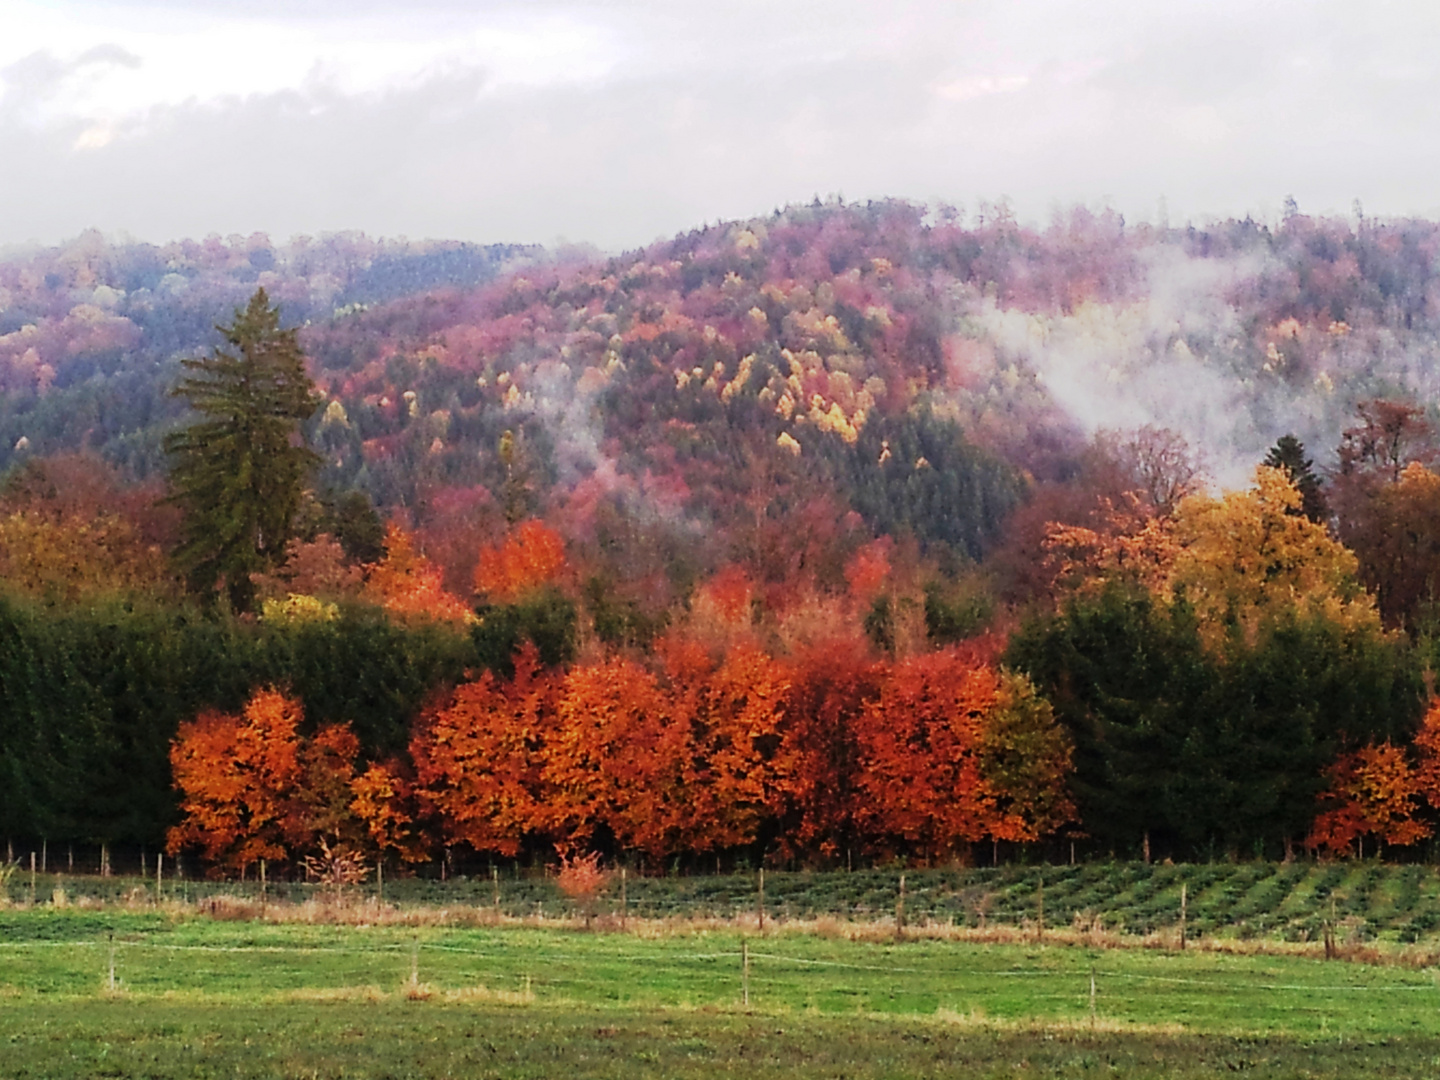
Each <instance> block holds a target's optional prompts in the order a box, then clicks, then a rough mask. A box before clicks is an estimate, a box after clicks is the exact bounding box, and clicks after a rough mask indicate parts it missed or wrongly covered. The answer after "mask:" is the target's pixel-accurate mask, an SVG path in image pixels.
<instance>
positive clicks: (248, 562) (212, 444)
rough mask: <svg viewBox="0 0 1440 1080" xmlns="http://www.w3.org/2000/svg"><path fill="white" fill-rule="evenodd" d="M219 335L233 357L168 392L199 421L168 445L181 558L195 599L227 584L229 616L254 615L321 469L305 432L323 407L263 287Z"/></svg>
mask: <svg viewBox="0 0 1440 1080" xmlns="http://www.w3.org/2000/svg"><path fill="white" fill-rule="evenodd" d="M216 329H217V330H219V331H220V333H221V334H222V335H224V338H225V341H226V342H227V344H228V345H229V346H230V349H229V351H227V350H226V349H223V348H221V349H216V350H214V353H213V355H212V356H209V357H206V358H203V359H191V360H184V361H182V364H183V365H184V367H185V369H186V371H187V372H188V373H189V374H188V375H187V376H186V377H185V378H183V379H182V380H181V381H180V383H179V384H178V385H177V386H176V387H175V389H174V390H173V391H172V393H174V394H175V395H176V396H178V397H183V398H185V399H186V400H187V401H188V402H189V403H190V407H191V408H192V409H194V410H195V411H196V412H197V413H199V419H198V420H197V421H196V422H195V423H193V424H191V425H190V426H189V427H187V428H185V429H183V430H181V431H178V432H175V433H174V434H172V435H171V436H169V437H168V438H167V439H166V442H165V449H166V451H167V453H169V454H170V455H171V460H172V462H173V464H172V467H171V470H170V485H171V488H172V494H171V495H170V500H171V501H172V502H174V503H177V504H178V505H179V506H180V507H181V508H182V509H183V510H184V512H185V519H184V523H183V525H182V527H181V540H180V544H179V546H178V547H177V548H176V550H175V559H176V562H177V563H178V565H179V567H180V569H181V570H182V571H183V572H184V573H185V575H186V577H187V579H188V580H189V583H190V586H191V587H192V588H193V589H195V590H196V591H197V592H203V593H211V592H213V591H214V590H215V588H216V587H217V585H218V584H219V583H220V581H221V579H222V578H223V580H224V586H225V589H226V591H227V592H228V594H229V599H230V605H231V607H232V609H233V610H235V611H249V610H250V609H251V607H252V606H253V603H254V586H253V585H252V584H251V581H250V575H251V574H253V573H256V572H257V571H262V570H268V569H270V568H272V567H274V566H276V565H278V564H279V563H280V562H282V561H283V559H284V556H285V544H286V542H287V541H288V540H289V539H290V538H291V535H292V522H293V519H294V516H295V511H296V510H297V509H298V508H299V506H300V499H301V493H302V490H303V488H304V483H305V478H306V475H307V474H308V473H309V472H310V471H311V470H312V469H313V468H314V467H315V466H316V465H317V464H318V463H319V458H318V456H317V455H316V454H314V453H313V452H312V451H311V450H310V449H309V448H308V447H306V446H305V445H304V440H303V438H302V436H301V431H300V424H301V422H302V421H303V420H305V419H306V418H307V417H309V416H310V415H311V414H312V413H313V412H314V411H315V409H316V407H317V405H318V404H319V401H318V399H317V397H316V395H315V387H314V383H313V382H312V381H311V380H310V376H309V375H308V374H306V371H305V355H304V353H303V352H301V350H300V343H299V341H298V340H297V338H296V331H295V330H294V329H293V328H291V329H283V328H282V327H281V326H280V312H279V310H278V308H276V307H273V306H272V305H271V304H270V300H269V297H267V296H266V295H265V290H264V289H263V288H262V289H257V290H256V292H255V295H254V296H252V297H251V298H250V302H249V304H248V305H247V306H246V307H245V308H244V309H242V310H237V311H236V312H235V319H234V321H233V322H232V323H231V324H230V325H229V326H217V327H216Z"/></svg>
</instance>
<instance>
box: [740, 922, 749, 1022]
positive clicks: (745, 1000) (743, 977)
mask: <svg viewBox="0 0 1440 1080" xmlns="http://www.w3.org/2000/svg"><path fill="white" fill-rule="evenodd" d="M740 1004H742V1005H744V1006H745V1007H746V1008H747V1009H748V1008H749V1007H750V943H749V942H748V941H746V940H745V939H744V938H741V939H740Z"/></svg>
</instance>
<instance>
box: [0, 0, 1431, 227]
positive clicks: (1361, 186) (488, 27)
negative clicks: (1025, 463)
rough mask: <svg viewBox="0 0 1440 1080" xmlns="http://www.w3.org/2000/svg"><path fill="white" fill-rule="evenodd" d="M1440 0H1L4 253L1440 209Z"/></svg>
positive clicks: (0, 143) (1425, 212) (1398, 212)
mask: <svg viewBox="0 0 1440 1080" xmlns="http://www.w3.org/2000/svg"><path fill="white" fill-rule="evenodd" d="M1437 176H1440V4H1435V3H1433V0H1421V2H1404V3H1402V2H1388V3H1387V2H1384V0H1367V2H1365V3H1356V2H1355V0H1344V2H1327V0H1310V2H1303V3H1301V2H1269V3H1267V2H1265V0H1245V2H1232V0H1199V2H1190V0H1165V2H1163V3H1156V2H1155V0H1143V2H1131V0H1084V2H1074V3H1072V2H1058V0H1035V2H1027V0H997V2H988V0H948V2H940V0H924V2H907V0H883V2H879V0H877V2H865V3H860V2H856V0H825V2H823V3H821V2H810V0H764V2H759V0H733V2H726V3H720V2H716V0H707V2H696V0H629V2H627V0H611V2H605V3H590V4H567V3H551V2H548V0H529V2H526V3H489V2H483V0H479V2H477V0H471V2H461V0H406V2H404V3H398V2H392V3H379V2H377V0H317V2H310V3H306V2H303V0H285V2H282V0H250V2H248V3H233V2H221V0H151V2H146V3H141V2H129V0H115V2H109V3H103V4H101V3H78V2H71V0H50V2H43V3H42V2H36V0H0V247H3V246H9V245H15V244H23V243H27V242H40V243H47V244H48V243H55V242H57V241H59V240H61V239H64V238H66V237H70V236H73V235H75V234H76V233H78V232H80V231H81V230H82V229H86V228H92V227H93V228H99V229H101V230H102V231H104V232H106V233H107V234H110V235H130V236H134V237H137V238H139V239H144V240H150V241H155V242H161V241H165V240H169V239H175V238H179V237H185V236H191V237H195V236H205V235H209V234H220V235H222V236H225V235H230V234H234V233H241V234H249V233H252V232H257V231H258V232H266V233H269V234H270V235H271V236H272V238H274V239H276V240H282V239H285V238H287V237H290V236H293V235H296V234H311V235H314V234H318V233H323V232H330V231H337V230H344V229H360V230H363V231H365V232H367V233H369V234H371V235H375V236H382V235H383V236H408V237H411V238H417V239H418V238H422V237H433V238H453V239H462V240H471V241H478V242H486V243H489V242H538V243H546V244H553V243H557V242H569V243H585V244H593V245H595V246H597V247H599V248H602V249H605V250H612V251H613V250H621V249H625V248H633V247H636V246H639V245H642V244H646V243H649V242H651V241H652V240H655V239H657V238H659V237H662V236H668V235H671V234H673V233H676V232H679V231H683V230H686V229H689V228H693V227H695V226H698V225H701V224H703V223H705V222H707V221H715V220H719V219H730V218H736V217H748V216H752V215H756V214H763V213H767V212H769V211H770V210H772V209H774V208H775V207H777V206H782V205H785V204H787V203H791V202H798V201H809V200H810V199H811V198H813V197H814V196H816V195H819V196H821V197H822V198H823V197H828V196H831V195H840V196H842V197H844V198H846V199H849V200H863V199H867V198H879V197H886V196H897V197H903V198H910V199H914V200H917V201H925V202H929V203H936V202H941V201H943V202H947V203H950V204H953V205H956V206H958V207H959V208H960V209H961V210H962V211H965V212H968V213H971V214H973V213H975V212H976V211H977V210H978V208H979V207H980V205H981V203H982V201H988V202H995V201H998V200H1000V199H1008V200H1009V201H1010V203H1011V204H1012V206H1013V207H1014V209H1015V210H1016V212H1017V214H1018V215H1019V216H1020V217H1021V218H1022V219H1023V220H1027V221H1033V222H1037V223H1042V224H1043V223H1044V222H1045V221H1046V220H1048V218H1049V217H1050V216H1051V215H1052V214H1053V213H1054V212H1055V211H1056V210H1058V209H1059V208H1061V207H1067V206H1070V205H1073V204H1076V203H1083V204H1085V205H1088V206H1091V207H1092V208H1099V207H1103V206H1110V207H1114V208H1115V209H1117V210H1119V211H1121V212H1122V213H1124V214H1125V215H1126V216H1127V218H1130V219H1132V220H1142V219H1143V220H1149V221H1159V220H1166V221H1168V222H1169V223H1171V224H1180V223H1183V222H1185V221H1187V220H1195V221H1202V220H1209V219H1212V218H1217V217H1226V216H1231V215H1237V216H1243V215H1244V214H1247V213H1250V214H1254V215H1257V216H1261V217H1266V218H1273V217H1275V216H1277V215H1278V214H1279V212H1280V208H1281V206H1282V204H1283V201H1284V199H1285V198H1286V197H1287V196H1293V197H1294V198H1295V199H1296V200H1297V202H1298V203H1299V205H1300V207H1301V209H1302V210H1305V211H1311V212H1316V213H1340V214H1348V213H1350V211H1351V208H1352V206H1353V204H1354V202H1355V200H1357V199H1358V200H1360V202H1361V203H1362V205H1363V208H1364V210H1365V212H1366V213H1367V214H1368V215H1378V216H1399V215H1407V214H1423V215H1431V216H1440V187H1437V185H1436V183H1435V178H1436V177H1437Z"/></svg>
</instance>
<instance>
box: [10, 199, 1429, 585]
mask: <svg viewBox="0 0 1440 1080" xmlns="http://www.w3.org/2000/svg"><path fill="white" fill-rule="evenodd" d="M1437 243H1440V230H1437V226H1436V225H1435V224H1433V223H1430V222H1425V221H1403V222H1371V221H1366V220H1360V221H1358V222H1357V221H1352V220H1338V219H1314V218H1310V217H1306V216H1304V215H1301V214H1298V213H1293V214H1291V215H1290V216H1288V217H1287V218H1286V219H1285V220H1284V222H1283V223H1282V224H1281V225H1280V226H1279V227H1278V228H1273V229H1272V228H1266V227H1263V226H1261V225H1258V224H1256V223H1255V222H1253V221H1249V220H1246V221H1226V222H1220V223H1217V224H1214V225H1212V226H1208V227H1205V228H1195V227H1190V228H1185V229H1157V228H1152V227H1149V226H1141V227H1138V228H1135V227H1127V226H1126V225H1125V224H1124V222H1123V221H1122V220H1121V219H1120V218H1119V217H1118V216H1116V215H1113V214H1108V213H1107V214H1100V215H1094V214H1090V213H1088V212H1086V211H1083V210H1075V211H1072V212H1070V213H1068V214H1065V215H1063V216H1060V217H1058V218H1057V219H1056V220H1055V221H1054V222H1053V223H1052V224H1051V225H1050V226H1049V227H1047V228H1044V229H1032V228H1025V227H1021V226H1019V225H1017V224H1016V222H1015V221H1014V220H1013V219H1012V218H1011V217H1009V216H1008V215H1007V214H1006V213H1004V212H1003V208H1001V209H1000V210H996V209H993V208H990V209H987V212H986V213H985V214H982V215H979V216H978V217H976V218H975V219H973V220H970V221H968V222H966V221H962V220H960V219H958V218H956V217H955V216H954V215H953V214H952V213H949V212H946V211H944V210H942V211H941V212H939V213H938V214H936V213H927V212H926V210H925V208H923V207H919V206H915V205H912V204H908V203H903V202H886V203H878V204H865V205H844V204H826V205H819V204H816V205H812V206H804V207H793V208H790V209H787V210H785V211H782V212H777V213H775V214H774V215H771V216H768V217H765V218H760V219H755V220H752V221H748V222H734V223H729V224H722V225H717V226H712V227H707V228H704V229H700V230H697V231H695V232H692V233H689V234H686V235H683V236H680V237H677V238H676V239H674V240H671V241H666V242H662V243H657V244H655V245H653V246H652V247H650V248H648V249H645V250H643V251H638V252H633V253H630V254H627V255H624V256H621V257H617V258H611V259H600V260H592V261H583V260H581V261H577V260H573V259H572V260H569V261H566V260H554V259H545V258H542V253H541V252H539V251H538V250H536V249H533V248H521V247H516V246H507V245H495V246H490V247H484V248H481V247H476V246H473V245H463V244H440V243H431V244H407V243H391V242H384V241H378V242H377V241H371V240H368V239H366V238H364V237H363V236H358V235H337V236H331V237H326V238H322V239H321V240H318V241H314V240H308V239H303V238H302V239H300V240H296V241H292V242H291V243H289V244H287V245H283V246H276V245H272V244H271V243H270V242H269V241H268V240H267V239H266V238H265V237H263V236H254V237H249V238H241V237H231V238H229V239H226V240H221V239H220V238H218V237H212V238H210V239H208V240H205V241H199V242H188V241H187V242H182V243H176V244H172V245H168V246H166V247H154V246H150V245H144V244H124V243H114V244H112V243H107V242H106V241H105V240H103V239H102V238H101V237H100V236H99V235H98V234H86V235H84V236H82V237H80V238H78V239H77V240H75V241H74V242H71V243H69V244H66V245H63V246H61V247H59V248H54V249H46V250H38V251H34V252H29V253H22V254H19V255H12V256H11V257H9V258H8V259H6V260H4V261H3V262H0V385H3V387H4V391H5V394H4V402H3V409H0V468H4V467H6V466H8V465H10V464H13V463H14V462H15V461H16V460H17V456H19V457H23V456H24V455H32V456H34V455H46V454H50V453H54V452H56V451H60V450H64V449H74V448H87V449H90V450H94V451H98V452H100V453H101V454H103V455H104V456H106V457H108V458H110V459H111V460H112V461H114V462H115V463H117V464H119V465H121V466H122V467H124V468H126V469H128V470H130V471H132V472H133V473H134V474H135V475H137V476H145V475H147V474H151V473H154V472H156V471H158V470H161V469H163V459H162V457H161V455H160V452H159V437H160V434H161V432H162V431H163V430H165V429H166V428H168V427H170V426H173V424H174V423H175V422H176V421H177V420H178V418H179V415H180V406H179V404H178V403H177V402H175V401H173V400H172V399H170V398H169V397H168V396H167V393H166V392H167V390H168V388H169V387H170V385H171V384H172V383H173V382H174V379H175V377H176V360H177V358H178V357H179V356H182V355H189V354H194V353H196V352H197V351H201V350H202V349H203V348H204V347H206V346H208V345H210V344H213V342H214V340H215V338H214V332H213V324H215V323H216V322H218V321H222V320H223V319H225V318H226V317H227V316H228V315H229V314H230V313H231V312H232V311H233V310H234V309H235V308H236V307H237V306H238V305H239V304H240V303H241V302H242V301H243V300H244V299H245V298H246V297H247V296H248V293H249V292H250V291H253V289H254V287H255V286H256V285H263V286H264V287H265V288H266V289H267V291H268V292H269V293H270V295H271V297H272V299H274V300H277V301H279V303H280V305H281V309H282V313H283V315H284V317H285V318H286V319H287V321H289V322H290V323H292V324H303V325H305V326H306V331H305V334H304V337H303V340H304V343H305V345H306V347H307V349H308V351H309V352H310V355H311V357H312V361H313V366H314V374H315V375H316V377H317V380H318V381H319V383H320V385H321V387H322V389H323V390H324V391H325V392H326V393H327V394H328V395H329V397H330V399H331V402H332V404H331V405H330V406H329V407H328V408H327V409H325V410H324V411H323V412H322V413H321V414H319V415H317V417H316V418H315V420H314V422H313V424H312V434H313V436H314V440H315V442H316V444H317V445H318V446H319V447H321V448H322V449H323V451H324V453H325V455H326V460H327V463H328V464H327V467H326V470H325V473H324V475H323V476H322V477H321V481H322V483H323V484H324V485H326V486H334V487H341V488H346V487H351V486H359V487H361V488H363V489H365V490H367V491H368V492H369V493H370V494H371V495H372V497H373V498H374V499H375V500H376V502H377V503H378V504H379V505H381V506H382V507H384V506H404V507H406V508H407V509H408V510H409V511H410V512H411V513H412V514H418V515H419V518H420V519H419V520H418V521H417V522H416V524H418V525H421V526H422V527H423V526H424V525H425V524H426V518H427V515H431V514H437V513H438V514H442V515H443V514H444V513H445V512H447V510H451V511H453V509H454V507H456V506H457V505H460V504H464V505H466V506H472V507H473V504H474V503H476V501H477V500H478V501H487V500H489V501H497V502H503V501H504V500H505V499H506V498H509V499H511V500H512V501H513V500H514V499H516V498H523V499H524V500H525V501H526V503H527V506H528V508H529V509H541V508H548V509H554V507H555V504H557V503H560V502H565V501H568V500H569V499H571V498H572V497H575V496H579V500H578V503H579V505H582V506H583V505H591V504H593V503H594V502H595V500H596V499H597V498H601V497H605V498H612V499H613V498H617V497H621V496H623V497H624V499H626V500H628V502H629V505H631V506H632V508H633V507H635V506H642V505H643V506H644V507H645V508H647V511H648V512H651V513H654V514H659V515H661V516H664V517H667V518H671V519H679V518H688V519H694V520H696V521H697V522H698V523H700V524H701V525H704V526H705V527H707V528H710V527H713V526H716V525H724V524H727V523H733V522H734V521H735V520H737V519H745V520H750V521H753V520H754V506H753V505H752V504H753V501H754V496H753V494H752V493H753V491H754V490H756V488H757V485H758V486H759V487H762V488H764V489H765V490H766V491H782V492H783V491H785V490H788V487H787V486H793V487H796V488H797V491H796V492H795V494H794V495H793V496H792V497H791V498H790V500H789V502H790V504H796V503H797V502H799V501H804V499H803V498H801V497H800V490H799V489H803V493H804V496H805V497H806V498H808V497H813V496H815V495H816V494H818V493H819V492H821V491H824V492H828V493H829V494H830V495H832V496H833V498H834V500H835V502H836V505H838V506H843V507H846V508H850V509H854V510H856V511H857V512H859V513H860V514H861V515H862V516H863V517H865V518H866V520H867V522H868V523H869V525H870V527H871V528H872V529H873V530H874V531H878V532H891V531H895V530H897V529H898V530H901V531H910V532H913V533H914V534H916V535H917V536H918V537H919V538H920V539H922V540H926V541H929V540H940V541H944V542H945V543H946V544H947V545H949V546H950V547H951V548H952V549H954V550H955V551H957V552H963V553H964V554H966V555H969V556H972V557H974V556H979V555H980V554H981V553H982V552H983V551H984V550H985V548H986V546H987V544H988V543H990V542H991V541H992V539H993V536H994V534H995V529H996V527H997V525H998V522H999V520H1000V518H1001V517H1002V516H1003V514H1004V512H1005V511H1006V509H1008V508H1009V507H1010V506H1012V505H1013V504H1014V503H1015V502H1016V500H1017V499H1018V498H1019V496H1020V493H1021V491H1022V490H1023V489H1024V487H1025V485H1026V484H1027V483H1028V482H1029V481H1030V480H1040V481H1047V480H1063V479H1065V478H1066V477H1067V476H1070V475H1072V474H1073V473H1074V471H1075V469H1076V467H1077V461H1078V456H1079V454H1080V451H1081V449H1082V447H1083V445H1084V443H1085V438H1086V436H1088V435H1089V434H1090V433H1092V432H1093V431H1094V430H1095V429H1096V428H1101V427H1113V428H1117V429H1133V428H1136V427H1139V426H1141V425H1144V424H1147V423H1149V424H1155V425H1158V426H1161V427H1165V428H1171V429H1174V430H1176V431H1178V432H1179V433H1180V434H1182V435H1184V436H1185V437H1186V438H1187V439H1188V441H1189V443H1190V445H1191V447H1192V448H1193V449H1195V450H1197V451H1199V453H1200V454H1201V455H1202V456H1203V457H1204V458H1205V459H1206V463H1207V465H1208V466H1209V470H1210V472H1211V474H1212V475H1213V476H1215V477H1216V478H1218V479H1220V480H1222V481H1228V482H1235V483H1239V482H1243V481H1244V479H1245V477H1246V472H1247V470H1248V468H1249V466H1250V464H1252V463H1253V462H1254V461H1256V460H1258V459H1259V457H1260V456H1262V455H1263V453H1264V451H1265V449H1266V448H1267V447H1268V446H1269V445H1270V444H1271V443H1273V442H1274V440H1275V439H1276V438H1277V437H1278V436H1279V435H1281V434H1284V433H1285V432H1287V431H1289V432H1294V433H1296V434H1297V435H1299V436H1300V437H1301V438H1302V440H1303V441H1304V442H1305V443H1306V444H1307V445H1308V446H1310V447H1312V449H1314V450H1315V451H1316V452H1317V453H1318V454H1319V457H1320V460H1321V461H1322V463H1324V461H1325V458H1326V455H1327V454H1328V453H1329V452H1331V451H1333V449H1334V448H1335V446H1336V445H1337V443H1338V437H1339V433H1340V431H1341V429H1342V427H1343V426H1344V425H1345V423H1346V422H1347V421H1348V418H1349V417H1350V416H1351V415H1352V414H1353V409H1354V405H1355V403H1356V402H1357V401H1359V400H1363V399H1366V398H1370V397H1376V396H1393V395H1395V394H1396V393H1400V394H1408V395H1412V396H1416V397H1419V398H1428V397H1429V396H1431V392H1432V391H1433V390H1434V389H1435V387H1434V385H1433V384H1434V381H1435V378H1436V376H1435V374H1434V372H1435V371H1436V370H1437V369H1440V365H1437V363H1436V360H1437V359H1440V357H1437V355H1436V354H1437V346H1436V338H1435V325H1436V324H1435V320H1436V316H1437V311H1440V308H1437V304H1436V289H1437V286H1436V282H1435V279H1434V261H1435V259H1434V256H1435V249H1436V247H1437ZM519 262H524V263H525V264H526V265H524V266H520V267H518V268H516V264H517V263H519ZM506 267H510V268H511V269H510V270H509V272H506V273H500V271H501V270H502V269H505V268H506ZM506 430H512V431H514V433H515V435H516V437H517V439H518V440H519V449H518V453H519V455H520V458H519V460H520V461H521V464H522V466H523V477H522V479H521V482H518V483H517V482H516V478H515V471H516V470H515V468H514V467H512V466H506V465H505V464H504V463H503V462H501V460H500V457H499V455H498V453H497V452H496V451H497V447H498V442H499V439H500V437H501V436H502V434H503V432H504V431H506ZM882 459H883V460H882ZM917 463H919V468H918V469H917V467H916V466H917ZM927 467H928V468H927ZM502 474H505V475H508V476H509V478H510V494H509V495H508V496H507V495H506V494H505V492H504V490H503V489H504V488H505V484H506V481H505V475H502ZM801 481H803V483H802V482H801ZM517 493H518V494H517ZM957 498H958V499H961V500H962V501H964V502H965V503H966V504H968V505H971V506H973V507H974V508H975V509H974V511H973V512H971V513H968V514H963V515H957V514H956V513H955V512H954V510H953V504H954V502H955V501H956V499H957ZM776 509H777V508H776V507H773V506H772V507H771V512H772V513H773V512H774V511H775V510H776ZM513 510H514V508H513V507H512V512H513Z"/></svg>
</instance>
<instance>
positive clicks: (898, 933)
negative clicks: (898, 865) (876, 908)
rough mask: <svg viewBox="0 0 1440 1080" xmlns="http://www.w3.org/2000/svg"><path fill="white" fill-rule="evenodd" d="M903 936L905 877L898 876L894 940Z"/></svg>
mask: <svg viewBox="0 0 1440 1080" xmlns="http://www.w3.org/2000/svg"><path fill="white" fill-rule="evenodd" d="M904 936H905V875H904V874H901V875H900V892H899V895H897V896H896V897H895V940H896V941H899V940H900V939H901V938H903V937H904Z"/></svg>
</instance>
